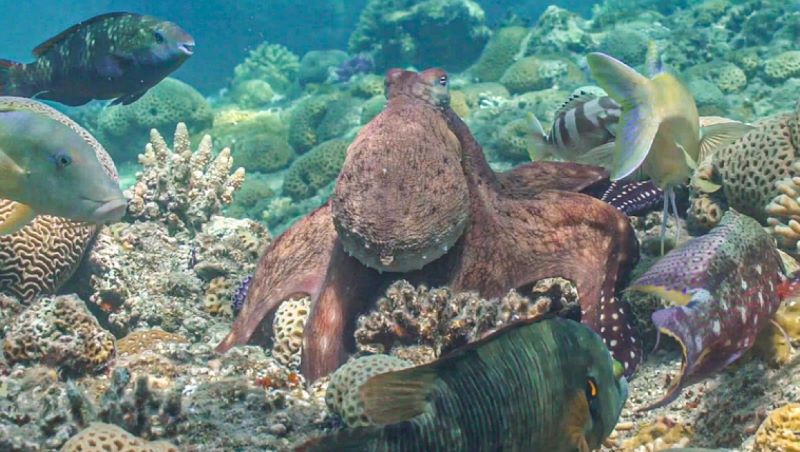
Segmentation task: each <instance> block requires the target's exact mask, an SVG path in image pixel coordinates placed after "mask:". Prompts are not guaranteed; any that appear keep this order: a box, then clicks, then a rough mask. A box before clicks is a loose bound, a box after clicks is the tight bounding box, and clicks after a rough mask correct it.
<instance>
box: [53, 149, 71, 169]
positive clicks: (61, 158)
mask: <svg viewBox="0 0 800 452" xmlns="http://www.w3.org/2000/svg"><path fill="white" fill-rule="evenodd" d="M50 159H51V160H52V161H53V163H55V164H56V168H58V169H62V168H66V167H68V166H69V165H71V164H72V157H70V155H69V154H67V153H66V151H59V152H58V153H56V154H54V155H51V156H50Z"/></svg>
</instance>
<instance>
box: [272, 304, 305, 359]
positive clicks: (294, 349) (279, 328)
mask: <svg viewBox="0 0 800 452" xmlns="http://www.w3.org/2000/svg"><path fill="white" fill-rule="evenodd" d="M310 311H311V299H310V298H308V297H304V298H299V299H291V300H286V302H284V303H282V304H281V306H280V307H279V308H278V310H277V311H275V318H274V319H273V321H272V335H273V339H272V342H273V346H272V356H273V357H274V358H275V360H276V361H278V362H279V363H281V364H283V365H284V366H286V367H288V368H289V369H299V368H300V351H301V347H302V345H303V328H305V326H306V320H308V313H309V312H310Z"/></svg>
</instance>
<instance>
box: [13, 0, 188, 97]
mask: <svg viewBox="0 0 800 452" xmlns="http://www.w3.org/2000/svg"><path fill="white" fill-rule="evenodd" d="M193 52H194V39H193V38H192V37H191V36H190V35H189V34H188V33H186V32H185V31H183V30H182V29H181V28H180V27H179V26H177V25H175V24H174V23H172V22H167V21H163V20H160V19H157V18H155V17H150V16H142V15H139V14H132V13H125V12H116V13H108V14H102V15H100V16H96V17H93V18H91V19H88V20H85V21H83V22H80V23H78V24H76V25H73V26H72V27H70V28H68V29H66V30H64V31H62V32H61V33H59V34H58V35H56V36H54V37H52V38H50V39H48V40H47V41H45V42H43V43H42V44H40V45H39V46H38V47H36V48H35V49H33V55H34V56H35V57H36V60H35V61H33V62H31V63H27V64H23V63H17V62H15V61H9V60H0V95H3V96H18V97H35V98H37V99H46V100H53V101H56V102H60V103H62V104H66V105H83V104H85V103H87V102H89V101H90V100H92V99H114V101H113V102H112V103H113V104H117V103H122V104H129V103H132V102H134V101H136V100H137V99H138V98H140V97H141V96H142V95H143V94H144V93H145V92H147V90H148V89H150V88H152V87H153V86H155V85H156V84H157V83H158V82H160V81H161V80H163V79H164V78H165V77H166V76H167V75H169V74H170V73H172V72H173V71H175V70H176V69H178V67H180V65H181V64H183V62H184V61H186V59H188V58H189V57H190V56H191V55H192V53H193Z"/></svg>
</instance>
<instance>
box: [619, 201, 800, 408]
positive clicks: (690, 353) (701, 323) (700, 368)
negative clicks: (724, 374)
mask: <svg viewBox="0 0 800 452" xmlns="http://www.w3.org/2000/svg"><path fill="white" fill-rule="evenodd" d="M629 290H635V291H640V292H644V293H650V294H654V295H658V296H660V297H662V298H664V299H666V300H668V301H670V302H672V303H673V304H674V305H675V306H674V307H670V308H666V309H661V310H658V311H656V312H654V313H653V316H652V319H653V323H654V324H655V326H656V328H658V331H659V334H661V333H664V334H667V335H669V336H671V337H673V338H675V339H676V340H677V341H678V343H679V344H680V345H681V348H682V350H683V363H682V364H681V370H680V375H679V377H678V378H676V379H674V383H673V385H672V386H671V387H670V388H669V390H668V391H667V394H666V395H665V396H664V398H663V399H662V400H660V401H658V402H656V403H654V404H653V405H650V406H648V407H646V408H644V410H647V409H651V408H657V407H660V406H664V405H666V404H668V403H670V402H671V401H673V400H675V399H676V398H677V397H678V395H680V392H681V390H682V389H683V388H685V387H687V386H689V385H692V384H694V383H697V382H699V381H701V380H703V379H704V378H707V377H709V376H712V375H714V373H716V372H718V371H720V370H722V369H724V368H725V367H726V366H727V365H728V364H730V363H732V362H733V361H735V360H736V359H738V358H739V357H740V356H741V355H742V354H743V353H744V352H746V351H747V350H749V349H750V347H752V346H753V344H754V343H755V340H756V336H757V335H758V333H759V332H760V331H761V330H762V329H763V328H764V327H766V326H767V325H768V324H769V322H770V319H771V318H772V317H773V315H774V314H775V311H776V310H777V309H778V307H779V306H780V304H781V302H782V301H783V300H785V299H787V298H789V297H793V296H796V295H797V293H798V292H799V291H800V280H798V279H796V278H792V279H786V278H785V277H784V276H783V274H782V263H781V258H780V255H779V254H778V251H777V249H776V248H775V244H774V243H773V240H772V237H770V235H769V234H768V233H767V232H766V231H764V228H763V227H761V225H760V224H759V223H758V222H757V221H756V220H754V219H752V218H750V217H748V216H746V215H742V214H740V213H738V212H736V211H735V210H730V211H728V212H726V213H725V215H724V216H723V217H722V221H721V222H720V224H719V226H717V227H716V228H714V229H712V230H711V232H710V233H708V234H707V235H704V236H701V237H697V238H694V239H692V240H690V241H688V242H686V243H685V244H683V245H682V246H680V247H678V248H676V249H674V250H672V251H670V252H669V253H668V254H667V255H666V256H664V257H663V258H661V259H660V260H659V261H658V262H656V264H655V265H653V267H652V268H650V269H649V270H648V271H647V272H645V274H643V275H642V276H641V277H639V279H637V280H636V281H634V282H633V283H632V284H631V285H630V287H629Z"/></svg>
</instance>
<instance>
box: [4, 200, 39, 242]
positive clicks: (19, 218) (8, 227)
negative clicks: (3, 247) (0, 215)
mask: <svg viewBox="0 0 800 452" xmlns="http://www.w3.org/2000/svg"><path fill="white" fill-rule="evenodd" d="M34 218H36V212H34V211H33V209H31V208H30V207H28V206H26V205H25V204H20V203H17V204H15V205H14V207H13V208H12V210H11V213H10V214H9V215H8V216H7V217H6V218H5V219H4V220H1V221H0V235H9V234H13V233H15V232H17V231H19V230H20V229H22V228H23V227H25V225H26V224H28V223H30V222H31V220H33V219H34Z"/></svg>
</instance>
